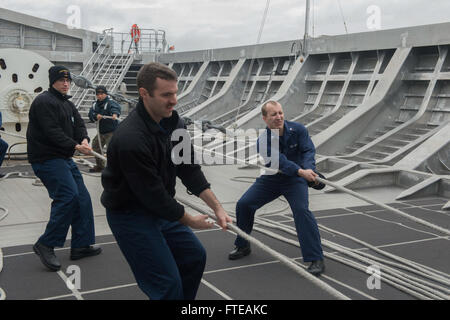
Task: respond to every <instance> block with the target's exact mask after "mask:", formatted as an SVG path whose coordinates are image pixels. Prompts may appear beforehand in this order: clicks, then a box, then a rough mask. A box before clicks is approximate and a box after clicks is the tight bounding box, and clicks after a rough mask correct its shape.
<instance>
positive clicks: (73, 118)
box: [27, 88, 95, 248]
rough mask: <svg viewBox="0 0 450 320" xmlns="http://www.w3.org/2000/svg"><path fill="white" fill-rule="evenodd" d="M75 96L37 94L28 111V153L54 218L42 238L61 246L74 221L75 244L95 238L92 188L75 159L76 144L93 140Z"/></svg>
mask: <svg viewBox="0 0 450 320" xmlns="http://www.w3.org/2000/svg"><path fill="white" fill-rule="evenodd" d="M69 98H70V96H68V95H62V94H61V93H60V92H58V91H57V90H55V89H54V88H50V89H49V90H48V91H45V92H43V93H41V94H40V95H39V96H37V97H36V99H34V101H33V103H32V104H31V107H30V112H29V118H30V121H29V125H28V130H27V153H28V161H29V162H30V163H31V166H32V168H33V171H34V173H35V174H36V176H37V177H38V178H39V179H41V181H42V183H43V184H44V186H45V187H46V188H47V191H48V194H49V196H50V198H51V199H52V200H53V201H52V204H51V211H50V220H49V222H48V224H47V227H46V229H45V232H44V234H43V235H42V236H41V237H40V238H39V240H38V242H40V243H42V244H44V245H45V246H48V247H62V246H63V245H64V242H65V240H66V236H67V232H68V230H69V227H70V226H72V242H71V247H72V248H82V247H87V246H90V245H92V244H94V243H95V232H94V214H93V209H92V202H91V197H90V195H89V192H88V190H87V188H86V186H85V185H84V182H83V177H82V176H81V173H80V171H79V170H78V167H77V166H76V164H75V163H74V162H73V160H72V156H73V154H74V152H75V146H76V145H77V144H79V143H81V142H82V141H83V140H84V139H88V141H89V137H88V134H87V130H86V126H85V125H84V122H83V120H82V119H81V116H80V114H79V113H78V111H77V109H76V108H75V105H74V104H73V103H72V102H71V101H69V100H68V99H69Z"/></svg>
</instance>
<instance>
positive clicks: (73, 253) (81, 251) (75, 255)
mask: <svg viewBox="0 0 450 320" xmlns="http://www.w3.org/2000/svg"><path fill="white" fill-rule="evenodd" d="M101 252H102V248H100V247H99V246H89V247H84V248H72V249H70V260H78V259H82V258H85V257H92V256H96V255H99V254H100V253H101Z"/></svg>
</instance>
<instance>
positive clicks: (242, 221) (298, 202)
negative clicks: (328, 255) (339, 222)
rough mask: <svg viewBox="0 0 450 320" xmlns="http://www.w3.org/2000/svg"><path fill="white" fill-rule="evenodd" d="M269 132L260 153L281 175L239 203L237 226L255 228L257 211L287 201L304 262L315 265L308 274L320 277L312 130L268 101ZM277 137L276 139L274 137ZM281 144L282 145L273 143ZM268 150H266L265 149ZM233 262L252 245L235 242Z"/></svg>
mask: <svg viewBox="0 0 450 320" xmlns="http://www.w3.org/2000/svg"><path fill="white" fill-rule="evenodd" d="M262 115H263V120H264V122H266V124H267V128H266V131H265V132H264V133H263V134H262V135H261V136H260V137H259V139H258V151H259V153H260V154H261V155H262V156H263V158H265V160H266V163H267V165H268V164H269V163H268V162H269V161H270V160H273V159H275V160H276V161H278V167H279V168H278V169H279V171H281V172H279V173H276V174H265V175H262V176H261V177H259V178H258V179H256V182H255V183H254V184H253V185H252V186H251V187H250V188H249V189H248V190H247V191H246V192H245V193H244V195H243V196H242V197H241V198H240V199H239V201H238V202H237V204H236V219H237V226H238V227H239V228H241V229H242V230H243V231H245V232H246V233H250V232H251V231H252V229H253V221H254V216H255V212H256V210H258V209H259V208H261V207H262V206H264V205H265V204H267V203H269V202H271V201H273V200H275V199H277V198H278V197H280V196H281V195H282V196H284V197H285V198H286V200H287V201H288V202H289V205H290V207H291V209H292V213H293V216H294V221H295V227H296V230H297V236H298V239H299V242H300V247H301V250H302V255H303V260H304V261H305V262H311V264H310V266H309V267H308V271H309V272H310V273H312V274H314V275H317V276H318V275H320V274H321V273H322V272H323V271H324V270H325V265H324V263H323V251H322V245H321V241H320V234H319V228H318V226H317V222H316V219H315V218H314V215H313V214H312V213H311V211H309V208H308V185H310V186H312V187H313V188H314V185H315V184H316V183H317V181H316V177H317V176H318V174H317V173H316V172H315V169H316V163H315V159H314V158H315V147H314V144H313V142H312V141H311V138H310V137H309V134H308V130H307V129H306V128H305V127H304V126H303V125H301V124H300V123H296V122H291V121H285V120H284V113H283V109H282V107H281V105H280V104H279V103H278V102H276V101H268V102H266V103H265V104H264V105H263V107H262ZM274 135H277V137H275V138H278V139H276V140H274V139H273V138H272V136H274ZM272 140H274V141H277V140H278V141H279V146H275V145H273V146H272V145H271V141H272ZM263 149H265V150H263ZM234 244H235V246H236V247H235V249H234V250H233V251H231V253H230V254H229V256H228V257H229V259H230V260H236V259H240V258H242V257H244V256H246V255H248V254H250V252H251V249H250V244H249V242H248V241H247V240H245V239H243V238H242V237H239V236H238V237H237V238H236V241H235V242H234Z"/></svg>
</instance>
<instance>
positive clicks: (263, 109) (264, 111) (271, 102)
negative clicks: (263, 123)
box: [261, 100, 279, 116]
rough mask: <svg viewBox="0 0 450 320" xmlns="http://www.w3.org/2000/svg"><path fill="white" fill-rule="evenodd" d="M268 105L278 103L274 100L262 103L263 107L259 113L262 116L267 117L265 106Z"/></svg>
mask: <svg viewBox="0 0 450 320" xmlns="http://www.w3.org/2000/svg"><path fill="white" fill-rule="evenodd" d="M268 104H272V105H277V104H279V102H277V101H275V100H269V101H267V102H266V103H264V104H263V106H262V107H261V113H262V115H263V116H267V105H268Z"/></svg>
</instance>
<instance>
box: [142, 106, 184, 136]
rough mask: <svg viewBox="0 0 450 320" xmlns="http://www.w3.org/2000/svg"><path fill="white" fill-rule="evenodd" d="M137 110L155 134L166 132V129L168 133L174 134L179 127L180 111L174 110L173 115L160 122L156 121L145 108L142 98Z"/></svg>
mask: <svg viewBox="0 0 450 320" xmlns="http://www.w3.org/2000/svg"><path fill="white" fill-rule="evenodd" d="M136 112H137V113H138V114H139V116H140V117H141V118H142V119H143V120H144V123H145V124H146V126H147V128H148V129H149V130H150V132H152V133H155V134H156V133H158V132H159V133H164V131H166V132H167V133H168V134H172V132H173V131H174V130H175V129H176V128H177V124H178V120H179V118H180V117H179V116H178V113H177V112H176V111H175V110H174V111H173V112H172V116H171V117H169V118H164V119H162V120H161V122H160V123H156V121H155V120H153V118H152V117H151V116H150V115H149V114H148V112H147V110H146V109H145V107H144V102H143V101H142V99H139V102H138V104H137V106H136ZM161 127H162V128H164V130H161Z"/></svg>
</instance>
